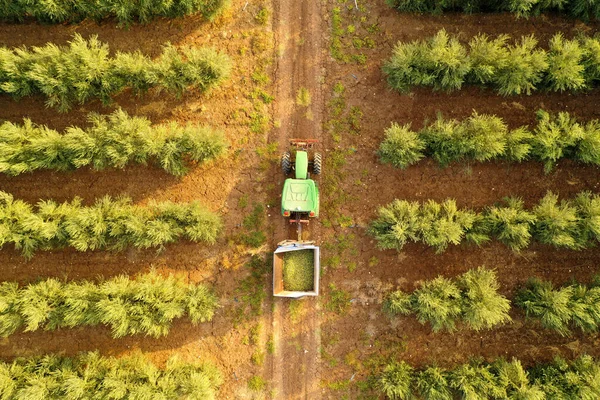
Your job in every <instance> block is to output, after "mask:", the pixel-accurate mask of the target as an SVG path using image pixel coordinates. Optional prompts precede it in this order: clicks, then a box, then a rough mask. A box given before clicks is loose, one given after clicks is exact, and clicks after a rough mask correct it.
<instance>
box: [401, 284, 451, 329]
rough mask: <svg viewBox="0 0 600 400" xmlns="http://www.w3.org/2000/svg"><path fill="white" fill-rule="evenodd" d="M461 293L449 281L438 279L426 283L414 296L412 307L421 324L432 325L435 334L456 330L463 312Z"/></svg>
mask: <svg viewBox="0 0 600 400" xmlns="http://www.w3.org/2000/svg"><path fill="white" fill-rule="evenodd" d="M460 297H461V293H460V290H459V289H458V287H457V286H456V285H455V284H454V283H453V282H452V281H450V280H449V279H446V278H444V277H441V276H440V277H437V278H435V279H434V280H432V281H426V282H424V283H423V284H422V285H421V287H420V288H419V289H417V290H415V292H414V293H413V295H412V302H411V303H412V307H413V309H414V312H415V314H416V315H417V319H418V321H419V322H420V323H422V324H425V323H427V322H429V323H431V329H433V331H434V332H439V331H441V330H448V331H453V330H455V329H456V327H455V320H456V319H457V318H458V317H459V316H460V312H461V306H460V303H461V299H460Z"/></svg>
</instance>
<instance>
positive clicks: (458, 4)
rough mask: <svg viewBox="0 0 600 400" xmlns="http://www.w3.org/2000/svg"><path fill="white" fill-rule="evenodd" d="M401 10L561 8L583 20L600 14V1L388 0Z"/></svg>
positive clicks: (527, 12) (529, 11)
mask: <svg viewBox="0 0 600 400" xmlns="http://www.w3.org/2000/svg"><path fill="white" fill-rule="evenodd" d="M386 3H387V4H388V5H389V6H390V7H393V8H395V9H397V10H398V11H400V12H414V13H431V14H441V13H443V12H444V11H462V12H465V13H473V12H507V11H508V12H512V13H514V14H516V15H517V16H518V17H529V16H534V15H539V14H540V13H543V12H561V13H566V14H569V15H571V16H573V17H575V18H580V19H583V20H586V21H587V20H590V19H598V18H600V4H598V2H596V1H586V0H497V1H491V0H386Z"/></svg>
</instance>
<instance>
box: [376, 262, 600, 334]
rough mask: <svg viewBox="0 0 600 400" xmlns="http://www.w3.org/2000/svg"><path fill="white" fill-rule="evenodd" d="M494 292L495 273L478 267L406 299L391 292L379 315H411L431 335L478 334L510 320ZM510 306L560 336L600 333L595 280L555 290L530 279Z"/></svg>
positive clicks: (598, 285) (438, 281)
mask: <svg viewBox="0 0 600 400" xmlns="http://www.w3.org/2000/svg"><path fill="white" fill-rule="evenodd" d="M498 288H499V285H498V281H497V279H496V273H495V272H494V271H491V270H488V269H485V268H478V269H473V270H470V271H467V272H465V273H464V274H463V275H461V276H459V277H457V278H456V279H454V280H451V279H447V278H444V277H441V276H440V277H438V278H435V279H433V280H431V281H426V282H423V283H422V284H421V286H420V287H419V288H418V289H417V290H415V291H414V292H412V293H410V294H408V293H405V292H403V291H401V290H396V291H394V292H392V293H390V294H389V296H388V297H387V299H386V301H385V303H384V306H383V310H384V311H385V312H386V313H387V314H388V315H391V316H394V315H398V314H400V315H409V314H415V315H416V317H417V319H418V321H419V322H420V323H422V324H425V323H429V324H431V328H432V329H433V331H434V332H438V331H442V330H447V331H450V332H452V331H454V330H456V323H457V322H458V321H460V322H462V323H463V324H464V325H465V326H466V327H468V328H469V329H473V330H476V331H479V330H481V329H489V328H492V327H494V326H496V325H499V324H503V323H506V322H509V321H510V320H511V318H510V316H509V314H508V312H509V310H510V301H509V300H508V299H506V298H505V297H504V296H502V295H500V294H498ZM514 303H515V305H516V306H517V307H519V308H521V309H523V310H524V311H525V313H526V315H527V317H528V318H531V319H534V320H536V321H539V322H540V323H541V325H542V326H543V327H544V328H547V329H552V330H555V331H557V332H558V333H560V334H561V335H563V336H566V335H569V334H570V333H571V331H570V327H571V326H573V327H575V328H578V329H581V330H582V331H583V332H585V333H595V332H598V329H599V328H600V281H598V280H596V281H595V282H593V284H592V285H590V286H589V287H588V286H585V285H581V284H572V285H569V286H565V287H562V288H560V289H554V288H553V286H552V283H550V282H546V281H541V280H539V279H530V280H529V281H528V282H527V284H526V285H525V287H524V288H522V289H521V290H519V291H518V292H517V295H516V296H515V301H514Z"/></svg>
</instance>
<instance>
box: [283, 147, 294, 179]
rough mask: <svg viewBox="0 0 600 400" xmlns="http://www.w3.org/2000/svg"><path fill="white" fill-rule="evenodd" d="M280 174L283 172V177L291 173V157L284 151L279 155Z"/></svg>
mask: <svg viewBox="0 0 600 400" xmlns="http://www.w3.org/2000/svg"><path fill="white" fill-rule="evenodd" d="M281 172H283V174H284V175H287V174H289V173H290V172H292V155H291V154H290V152H289V151H286V152H285V153H283V154H282V155H281Z"/></svg>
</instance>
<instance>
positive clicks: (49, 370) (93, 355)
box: [0, 352, 223, 400]
mask: <svg viewBox="0 0 600 400" xmlns="http://www.w3.org/2000/svg"><path fill="white" fill-rule="evenodd" d="M222 383H223V378H222V376H221V373H220V372H219V371H218V370H217V368H216V367H215V366H214V365H213V364H211V363H207V362H198V361H195V362H184V361H182V360H181V359H177V358H171V359H169V360H168V361H167V363H166V365H165V367H164V368H159V367H157V366H156V365H155V364H154V363H152V362H151V361H150V360H149V359H147V358H146V357H144V356H142V355H141V354H134V355H133V356H126V357H121V358H115V357H101V356H100V355H99V354H98V352H90V353H81V354H80V355H78V356H76V357H73V358H68V357H62V356H58V355H45V356H36V357H27V358H26V357H20V358H17V359H16V360H14V361H13V362H10V363H8V362H0V397H1V398H2V399H5V400H24V399H27V400H37V399H39V400H42V399H43V400H82V399H114V400H126V399H140V400H141V399H189V400H214V399H215V398H216V395H217V389H218V387H219V386H220V385H221V384H222Z"/></svg>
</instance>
